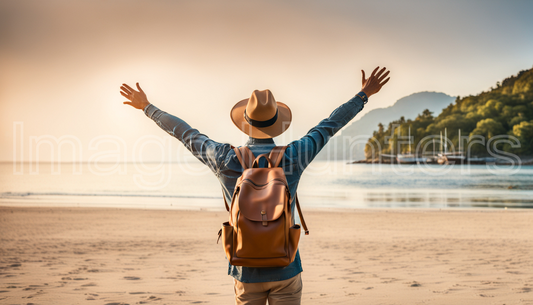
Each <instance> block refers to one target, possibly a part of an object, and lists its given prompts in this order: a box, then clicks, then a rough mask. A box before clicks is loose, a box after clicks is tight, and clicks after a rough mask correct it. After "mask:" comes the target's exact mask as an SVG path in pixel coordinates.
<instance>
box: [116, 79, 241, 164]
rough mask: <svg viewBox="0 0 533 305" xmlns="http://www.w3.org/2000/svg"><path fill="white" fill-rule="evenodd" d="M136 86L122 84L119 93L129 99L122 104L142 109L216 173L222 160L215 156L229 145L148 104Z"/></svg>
mask: <svg viewBox="0 0 533 305" xmlns="http://www.w3.org/2000/svg"><path fill="white" fill-rule="evenodd" d="M136 86H137V89H138V91H136V90H134V89H133V88H131V87H130V86H128V85H127V84H122V86H121V87H120V89H121V91H120V94H121V95H122V96H124V97H125V98H127V99H128V100H129V101H126V102H124V104H126V105H130V106H132V107H134V108H136V109H141V110H143V112H144V114H145V115H146V116H147V117H149V118H150V119H152V120H153V121H154V122H156V124H157V125H158V126H159V127H161V129H163V130H164V131H166V132H167V133H168V134H170V135H171V136H173V137H175V138H176V139H178V140H180V141H181V142H182V143H183V145H185V147H186V148H187V149H188V150H189V151H190V152H191V153H192V154H193V155H194V156H195V157H196V158H198V159H199V160H200V161H201V162H202V163H204V164H205V165H207V166H208V167H209V168H210V169H211V170H212V171H213V172H215V174H218V171H219V165H220V164H221V162H222V161H221V160H217V157H218V156H221V155H223V154H221V150H223V149H230V145H229V144H221V143H218V142H215V141H213V140H211V139H210V138H209V137H207V136H206V135H204V134H202V133H200V132H199V131H198V130H197V129H194V128H192V127H191V126H190V125H189V124H187V123H186V122H185V121H183V120H182V119H180V118H178V117H176V116H173V115H171V114H168V113H166V112H164V111H162V110H160V109H159V108H157V107H156V106H154V105H153V104H150V102H149V101H148V98H147V96H146V94H145V93H144V91H143V90H142V89H141V86H139V83H137V84H136ZM217 161H218V162H217Z"/></svg>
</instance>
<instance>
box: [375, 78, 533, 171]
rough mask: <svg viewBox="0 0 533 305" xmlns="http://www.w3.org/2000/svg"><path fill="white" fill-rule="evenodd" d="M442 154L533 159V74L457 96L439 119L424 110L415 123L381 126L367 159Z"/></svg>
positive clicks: (400, 118)
mask: <svg viewBox="0 0 533 305" xmlns="http://www.w3.org/2000/svg"><path fill="white" fill-rule="evenodd" d="M374 122H375V121H374ZM459 137H461V141H460V140H459ZM443 152H446V153H448V154H455V155H458V154H459V155H463V157H466V154H468V156H469V157H470V158H476V157H487V156H489V157H490V156H492V157H497V156H503V157H504V159H505V157H506V156H511V154H513V155H518V156H531V155H533V69H529V70H523V71H520V72H519V73H518V74H517V75H516V76H511V77H509V78H506V79H504V80H503V81H502V82H501V83H500V82H497V83H496V87H495V88H491V90H489V91H487V92H482V93H480V94H478V95H475V96H473V95H470V96H467V97H462V98H461V97H457V98H456V99H455V102H453V103H450V104H449V105H448V106H447V107H446V108H444V109H443V110H442V112H440V114H439V115H438V116H434V115H433V111H430V110H429V109H425V110H423V111H421V112H420V113H419V114H418V116H417V117H416V118H414V119H405V117H404V116H401V117H399V118H398V119H396V120H393V121H391V122H389V123H388V124H385V125H383V124H382V123H379V124H378V129H377V130H375V131H374V132H373V133H372V136H371V137H370V138H369V139H368V141H367V143H366V145H365V160H366V161H367V162H379V161H381V159H382V158H383V157H387V158H390V157H394V156H397V157H398V156H402V155H404V156H405V155H409V156H412V158H417V157H418V158H421V157H422V158H425V156H431V155H432V154H433V155H435V154H436V153H440V154H441V155H442V154H443ZM421 160H422V159H421ZM423 160H425V159H423Z"/></svg>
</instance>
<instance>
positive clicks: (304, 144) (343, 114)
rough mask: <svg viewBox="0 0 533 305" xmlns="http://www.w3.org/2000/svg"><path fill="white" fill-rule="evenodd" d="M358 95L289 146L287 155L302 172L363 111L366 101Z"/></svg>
mask: <svg viewBox="0 0 533 305" xmlns="http://www.w3.org/2000/svg"><path fill="white" fill-rule="evenodd" d="M358 95H360V94H358ZM358 95H356V96H355V97H353V98H352V99H350V100H349V101H348V102H346V103H344V104H342V105H341V106H339V107H338V108H337V109H335V110H334V111H333V112H332V113H331V115H330V116H329V117H328V118H326V119H324V120H322V121H321V122H320V123H318V125H316V126H315V127H313V128H311V130H309V131H308V132H307V134H306V135H305V136H303V137H302V138H301V139H299V140H296V141H293V142H291V143H290V144H289V145H288V147H287V151H286V153H287V154H289V156H290V157H291V158H293V160H297V162H298V169H299V171H300V172H303V171H304V169H305V168H306V167H307V166H308V165H309V163H311V161H313V159H314V158H315V157H316V155H317V154H318V153H319V152H320V150H322V148H323V147H324V146H325V145H326V144H327V143H328V141H329V139H331V137H333V136H334V135H335V134H336V133H337V132H338V131H339V130H340V129H341V128H342V127H344V126H345V125H346V124H348V122H350V121H351V120H352V119H353V118H354V117H355V116H356V115H357V114H358V113H359V112H360V111H361V110H362V109H363V107H364V101H363V100H362V99H361V98H360V97H359V96H358Z"/></svg>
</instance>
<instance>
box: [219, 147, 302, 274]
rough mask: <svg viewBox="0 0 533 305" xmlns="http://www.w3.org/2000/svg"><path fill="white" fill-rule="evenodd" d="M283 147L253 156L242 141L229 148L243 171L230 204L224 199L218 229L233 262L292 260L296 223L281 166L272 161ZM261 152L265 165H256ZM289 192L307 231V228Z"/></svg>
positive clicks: (265, 263) (248, 264) (262, 263)
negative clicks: (223, 216) (224, 216)
mask: <svg viewBox="0 0 533 305" xmlns="http://www.w3.org/2000/svg"><path fill="white" fill-rule="evenodd" d="M285 149H286V147H274V149H272V151H271V152H270V154H268V155H267V154H262V155H259V156H258V157H257V158H255V157H254V155H253V153H252V152H251V151H250V150H249V149H248V147H246V146H243V147H240V148H234V151H235V154H236V155H237V158H238V159H239V162H240V163H241V165H242V167H243V168H244V171H243V173H242V176H241V177H239V179H238V180H237V184H236V185H235V190H234V192H233V197H232V199H231V208H230V207H229V206H228V204H227V203H226V200H225V199H224V203H225V204H226V209H227V210H228V211H229V212H230V216H229V221H228V222H224V223H223V224H222V229H221V230H220V231H219V232H218V235H219V239H220V238H221V237H222V244H223V246H224V251H225V253H226V257H227V258H228V260H229V262H230V263H231V264H232V265H234V266H245V267H284V266H288V265H289V264H290V263H291V262H292V261H294V257H295V256H296V250H297V248H298V241H299V240H300V226H299V225H297V224H294V223H292V214H291V206H290V205H291V201H292V200H291V199H292V198H291V194H290V193H289V185H288V184H287V179H286V177H285V173H284V172H283V169H282V168H281V167H278V165H279V164H280V162H281V159H282V158H283V154H284V152H285ZM261 158H265V159H266V161H267V162H268V167H266V168H259V167H258V163H259V160H260V159H261ZM295 197H296V198H295V199H296V207H297V208H298V213H299V214H300V220H301V223H302V226H303V227H304V230H305V234H306V235H307V234H309V231H308V230H307V226H306V224H305V221H304V219H303V215H302V212H301V210H300V203H299V202H298V197H297V196H295ZM224 198H225V197H224ZM217 242H218V241H217Z"/></svg>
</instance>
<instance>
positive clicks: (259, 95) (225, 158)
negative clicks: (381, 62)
mask: <svg viewBox="0 0 533 305" xmlns="http://www.w3.org/2000/svg"><path fill="white" fill-rule="evenodd" d="M378 70H379V67H377V68H376V69H374V71H373V72H372V74H371V75H370V77H369V78H368V79H366V78H365V72H364V71H363V70H361V72H362V84H363V85H362V89H361V91H360V92H359V93H358V94H356V95H355V97H353V98H352V99H350V100H349V101H348V102H346V103H345V104H343V105H341V106H340V107H338V108H337V109H335V110H334V111H333V113H331V115H330V116H329V117H328V118H326V119H324V120H322V121H321V122H320V123H319V124H318V125H317V126H315V127H314V128H312V129H311V130H309V132H308V133H307V134H306V135H305V136H304V137H302V138H301V139H299V140H296V141H293V142H291V143H290V144H289V145H287V149H286V150H285V153H284V155H283V158H282V162H281V165H280V166H281V167H282V168H283V170H284V172H285V175H286V177H287V182H288V184H289V191H290V193H291V195H294V194H296V189H297V187H298V182H299V180H300V176H301V175H302V173H303V171H304V169H305V168H306V167H307V166H308V165H309V163H310V162H311V161H312V160H313V159H314V157H315V156H316V155H317V154H318V153H319V151H320V150H321V149H322V148H323V147H324V146H325V145H326V143H327V142H328V140H329V139H330V138H331V137H332V136H333V135H334V134H335V133H336V132H337V131H339V130H340V129H341V128H342V127H344V126H345V125H346V124H347V123H348V122H349V121H350V120H352V119H353V118H354V117H355V115H356V114H357V113H359V111H361V110H362V109H363V107H364V105H365V104H366V102H367V101H368V98H369V97H370V96H371V95H373V94H375V93H377V92H379V90H380V89H381V87H382V86H383V85H385V84H386V83H387V82H388V81H389V79H390V78H389V77H387V76H388V75H389V72H390V71H386V68H383V69H381V70H379V71H378ZM120 89H121V90H122V91H121V92H120V93H121V94H122V95H123V96H124V97H126V98H127V99H128V100H129V101H127V102H124V104H127V105H131V106H133V107H134V108H137V109H142V110H143V111H144V113H145V114H146V116H148V117H149V118H151V119H152V120H154V121H155V122H156V123H157V125H159V127H161V128H162V129H163V130H165V131H166V132H168V133H169V134H170V135H172V136H173V137H175V138H177V139H178V140H180V141H181V142H182V143H183V144H184V145H185V147H186V148H187V149H188V150H189V151H191V152H192V153H193V155H194V156H195V157H197V158H198V159H199V160H200V161H201V162H203V163H204V164H205V165H207V166H208V167H209V168H210V169H211V170H212V171H213V172H214V173H215V175H216V176H217V178H218V179H219V181H220V183H221V185H222V191H223V195H224V196H225V199H226V201H227V202H231V197H232V194H233V190H234V187H235V183H236V181H237V179H238V178H239V176H241V174H242V171H243V168H242V166H241V164H240V162H239V160H238V157H237V156H236V155H235V152H234V151H233V149H232V146H231V145H230V144H223V143H218V142H215V141H213V140H211V139H209V138H208V137H207V136H206V135H203V134H201V133H200V132H198V130H196V129H193V128H192V127H191V126H189V125H188V124H187V123H185V122H184V121H183V120H181V119H179V118H177V117H175V116H172V115H170V114H168V113H166V112H163V111H161V110H159V109H158V108H157V107H155V106H154V105H152V104H150V103H149V102H148V99H147V97H146V94H145V93H144V91H143V90H142V89H141V87H140V86H139V83H137V89H138V91H136V90H134V89H133V88H131V87H130V86H128V85H126V84H123V85H122V86H121V87H120ZM230 115H231V119H232V121H233V123H234V124H235V126H237V128H239V129H240V130H241V131H242V132H244V133H245V134H247V135H248V136H249V137H250V138H249V140H248V142H247V143H246V146H248V148H249V149H250V150H251V151H252V153H253V154H254V155H255V156H259V155H260V154H264V153H268V152H270V151H271V150H272V148H273V147H275V144H274V141H273V140H272V138H274V137H276V136H278V135H280V134H282V133H283V132H284V131H285V130H287V128H289V125H290V122H291V118H292V115H291V112H290V109H289V107H288V106H287V105H285V104H283V103H280V102H276V101H275V99H274V96H273V95H272V92H270V90H264V91H258V90H256V91H254V92H253V93H252V96H251V97H250V98H248V99H244V100H242V101H240V102H238V103H237V104H236V105H235V106H234V107H233V109H232V110H231V113H230ZM293 197H294V196H293ZM294 206H295V203H294V201H293V202H291V209H292V215H294ZM293 222H294V220H293ZM301 272H302V264H301V261H300V255H299V252H297V253H296V257H295V259H294V261H293V262H292V263H291V264H290V265H288V266H287V267H283V268H249V267H240V266H232V265H231V264H230V265H229V269H228V274H229V275H231V276H233V278H234V284H235V286H234V289H235V302H236V304H254V305H255V304H258V305H259V304H262V305H264V304H266V302H267V300H268V303H269V304H270V305H276V304H291V305H292V304H300V300H301V296H302V280H301V276H300V273H301Z"/></svg>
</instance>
